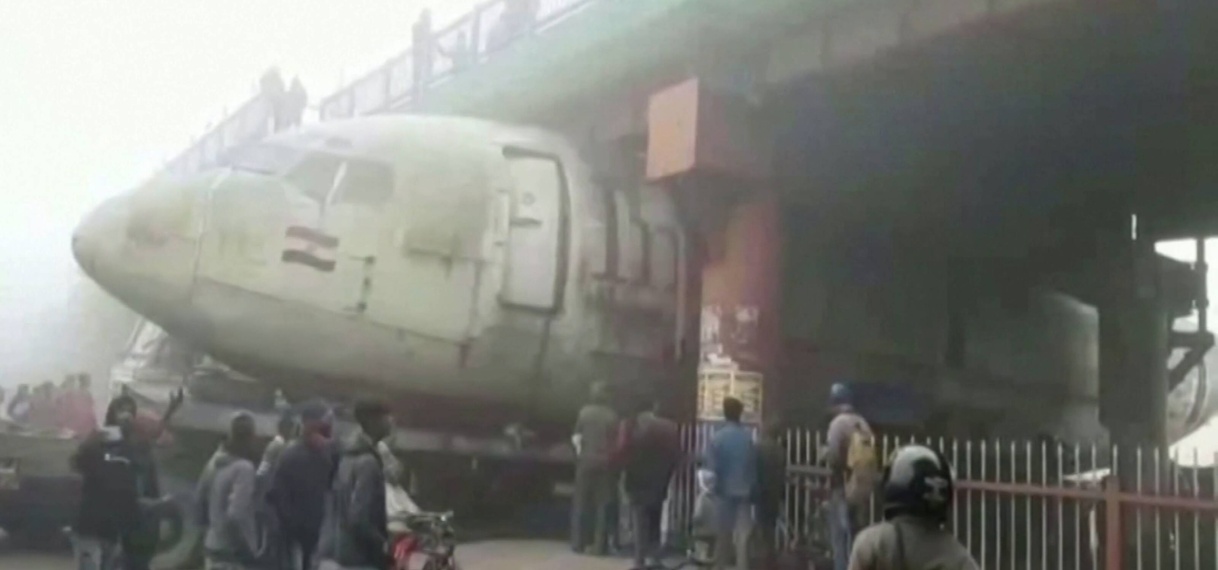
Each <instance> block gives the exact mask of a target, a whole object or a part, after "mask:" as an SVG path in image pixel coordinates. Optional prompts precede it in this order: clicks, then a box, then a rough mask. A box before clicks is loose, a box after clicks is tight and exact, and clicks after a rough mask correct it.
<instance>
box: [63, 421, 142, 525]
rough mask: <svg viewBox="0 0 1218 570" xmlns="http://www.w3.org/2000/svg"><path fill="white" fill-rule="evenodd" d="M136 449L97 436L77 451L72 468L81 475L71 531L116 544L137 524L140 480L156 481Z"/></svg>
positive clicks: (124, 441) (104, 435) (123, 441)
mask: <svg viewBox="0 0 1218 570" xmlns="http://www.w3.org/2000/svg"><path fill="white" fill-rule="evenodd" d="M138 455H139V454H138V452H137V449H136V445H135V444H134V443H133V442H131V441H130V440H128V439H113V438H112V436H110V435H108V434H107V433H105V432H97V433H95V434H93V435H92V436H90V437H89V438H88V439H86V440H85V441H84V442H82V443H81V444H80V447H79V448H77V451H76V454H75V455H74V456H73V457H72V466H73V468H74V469H75V470H76V472H78V473H80V475H81V497H80V506H79V510H78V511H77V515H76V522H75V524H74V525H73V530H74V531H75V532H76V533H77V534H79V535H81V536H86V537H90V538H98V539H102V540H116V539H118V538H119V536H122V535H125V534H127V533H129V532H131V531H132V530H135V529H136V528H137V527H138V526H139V523H140V505H139V502H140V501H139V499H140V496H141V493H140V491H141V489H140V486H141V485H140V480H141V478H145V479H146V478H152V479H154V480H155V477H156V475H155V471H152V470H150V466H151V465H152V463H151V462H147V463H145V462H142V461H140V458H139V457H138Z"/></svg>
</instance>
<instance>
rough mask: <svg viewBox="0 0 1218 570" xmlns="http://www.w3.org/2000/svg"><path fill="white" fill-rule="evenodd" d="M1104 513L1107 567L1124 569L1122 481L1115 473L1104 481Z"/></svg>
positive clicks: (1111, 569)
mask: <svg viewBox="0 0 1218 570" xmlns="http://www.w3.org/2000/svg"><path fill="white" fill-rule="evenodd" d="M1104 515H1105V516H1104V520H1105V525H1104V545H1105V548H1104V550H1105V556H1104V558H1105V560H1106V563H1105V568H1106V569H1107V570H1122V569H1123V568H1124V561H1123V560H1122V557H1123V555H1124V552H1125V537H1124V536H1122V533H1121V482H1120V479H1118V478H1117V477H1116V476H1115V475H1113V476H1110V477H1108V479H1107V480H1106V481H1105V482H1104Z"/></svg>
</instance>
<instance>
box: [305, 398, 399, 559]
mask: <svg viewBox="0 0 1218 570" xmlns="http://www.w3.org/2000/svg"><path fill="white" fill-rule="evenodd" d="M355 421H356V423H358V424H359V427H360V431H359V433H357V434H355V437H353V438H352V439H351V441H350V442H348V444H347V445H346V446H345V448H344V449H343V452H342V455H341V456H340V458H339V461H338V470H337V472H336V473H335V475H334V484H333V486H332V487H331V492H330V496H329V498H328V499H327V501H326V516H325V522H324V523H323V524H322V538H321V544H320V547H319V548H318V552H317V557H318V559H319V560H321V566H320V567H321V568H333V567H334V566H338V567H339V568H349V569H356V568H358V569H364V568H377V569H379V568H386V567H388V565H389V563H390V557H389V536H388V533H389V531H388V522H387V521H386V513H385V470H384V465H383V464H382V463H381V457H380V454H379V453H377V449H376V444H377V443H378V442H379V441H381V440H382V439H384V438H386V437H388V436H389V432H390V430H392V428H393V419H392V416H391V415H390V411H389V407H388V406H386V405H385V404H383V403H381V402H376V401H361V402H359V403H357V404H356V405H355ZM281 467H282V466H281Z"/></svg>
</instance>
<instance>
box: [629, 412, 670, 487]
mask: <svg viewBox="0 0 1218 570" xmlns="http://www.w3.org/2000/svg"><path fill="white" fill-rule="evenodd" d="M631 432H632V433H631V435H630V438H629V441H628V442H627V443H626V446H625V450H624V467H625V486H626V493H627V494H629V495H630V498H631V501H632V502H633V503H636V504H639V505H660V504H663V503H664V499H665V498H667V496H668V484H669V480H670V479H671V478H672V473H673V471H674V470H676V468H677V462H678V461H679V459H680V456H681V441H680V434H679V432H678V430H677V424H676V423H675V422H673V421H672V420H668V419H665V418H661V417H658V416H656V415H655V414H651V413H645V414H641V415H639V418H638V420H637V421H636V422H635V426H634V428H633V429H632V430H631Z"/></svg>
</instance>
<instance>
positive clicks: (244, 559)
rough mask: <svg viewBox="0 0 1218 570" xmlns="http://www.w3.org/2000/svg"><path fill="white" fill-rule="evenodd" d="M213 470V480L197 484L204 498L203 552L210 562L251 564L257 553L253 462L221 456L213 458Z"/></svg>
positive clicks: (226, 455)
mask: <svg viewBox="0 0 1218 570" xmlns="http://www.w3.org/2000/svg"><path fill="white" fill-rule="evenodd" d="M213 468H214V472H213V474H212V476H211V477H210V478H208V479H204V480H202V481H200V482H199V485H200V489H199V494H200V495H201V496H205V497H207V532H206V534H205V535H204V538H203V549H204V552H205V553H206V556H207V558H208V559H210V560H215V561H220V562H234V563H251V562H254V561H256V553H257V551H258V532H257V526H256V524H255V522H254V486H255V471H256V468H255V467H254V462H253V461H250V460H249V459H245V458H242V457H237V456H235V455H231V454H229V453H228V452H221V453H219V454H217V456H216V457H215V460H214V462H213Z"/></svg>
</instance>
